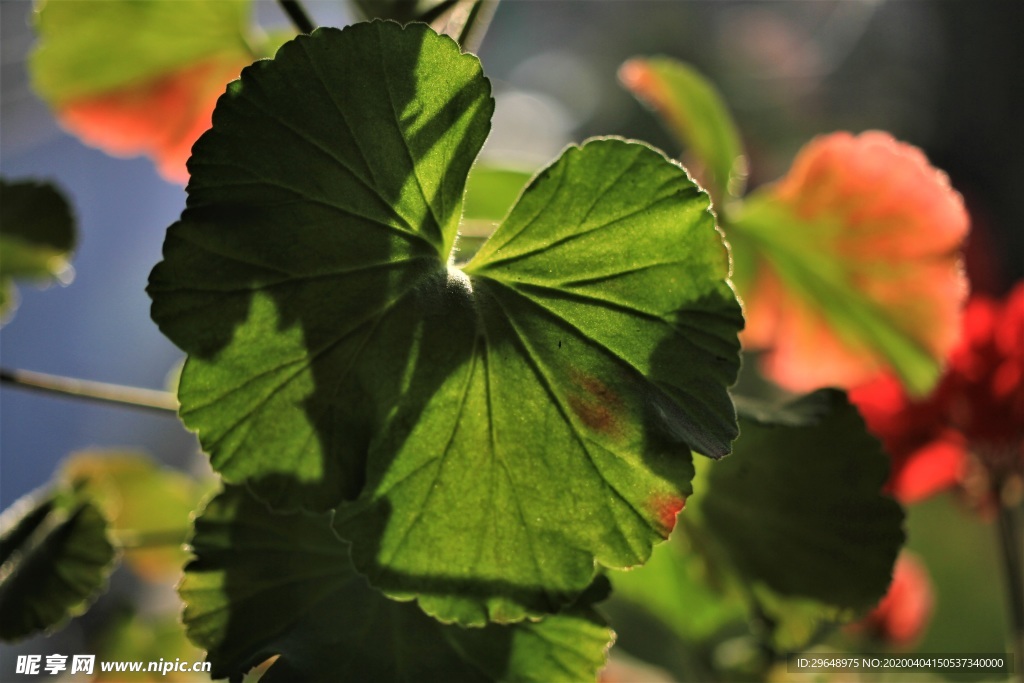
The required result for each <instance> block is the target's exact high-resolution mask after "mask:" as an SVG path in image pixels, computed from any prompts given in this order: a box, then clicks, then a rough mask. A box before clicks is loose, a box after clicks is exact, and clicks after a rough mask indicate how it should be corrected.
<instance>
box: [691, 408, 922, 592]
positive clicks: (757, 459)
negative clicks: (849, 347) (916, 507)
mask: <svg viewBox="0 0 1024 683" xmlns="http://www.w3.org/2000/svg"><path fill="white" fill-rule="evenodd" d="M815 413H818V414H820V415H821V417H820V418H819V419H818V420H817V421H815V420H814V419H813V417H811V416H812V415H813V414H815ZM794 414H796V415H802V416H803V420H804V421H805V424H803V425H797V426H792V424H791V422H792V417H793V415H794ZM740 430H741V436H740V438H739V439H738V440H737V441H736V444H735V449H734V452H733V454H732V456H730V457H729V458H727V459H725V460H723V461H721V462H719V463H715V464H714V466H712V467H709V468H707V471H706V477H707V478H706V482H705V483H704V490H703V491H701V495H700V496H697V497H695V498H694V499H693V502H694V503H695V504H694V505H693V510H692V512H693V514H694V515H696V516H697V517H698V518H699V519H700V524H701V525H702V527H703V529H704V530H705V531H706V533H707V534H708V535H711V536H713V538H714V539H715V540H716V541H717V543H718V544H719V545H720V546H721V547H722V548H723V549H724V550H725V552H726V553H727V554H728V556H729V558H730V559H731V561H732V562H733V563H734V565H735V566H736V568H737V570H738V571H739V572H740V573H741V575H742V577H743V579H744V580H745V581H746V582H747V583H755V582H759V583H763V584H764V585H765V586H767V587H768V588H770V589H771V590H773V591H775V592H777V593H779V594H781V595H782V596H796V597H804V598H811V599H814V600H817V601H820V602H822V603H824V604H826V605H831V606H834V607H838V608H855V609H857V608H865V607H869V606H871V605H873V604H874V603H876V602H877V601H878V600H879V599H880V598H881V597H882V595H884V594H885V591H886V589H887V588H888V585H889V581H890V579H891V576H892V567H893V564H894V563H895V561H896V555H897V553H898V551H899V548H900V546H901V545H902V543H903V540H904V534H903V531H902V521H903V511H902V509H901V508H900V506H899V505H898V504H897V503H896V502H895V501H894V500H892V499H891V498H888V497H886V496H883V495H881V493H880V491H881V489H882V485H883V484H884V483H885V480H886V476H887V474H888V459H887V457H886V455H885V453H884V452H883V451H882V448H881V445H880V444H879V443H878V441H877V440H876V439H875V438H874V437H873V436H871V435H870V434H869V433H868V432H867V430H866V428H865V426H864V421H863V420H862V419H861V417H860V415H859V414H858V413H857V410H856V408H854V407H853V406H852V405H851V404H850V403H849V402H848V401H847V400H846V397H845V395H844V394H843V393H842V392H838V391H834V390H822V391H818V392H815V393H813V394H809V395H807V396H804V397H802V398H800V399H798V400H797V401H796V402H795V403H794V405H792V406H790V407H788V408H787V409H786V412H785V414H784V417H783V419H781V420H777V421H776V420H770V419H765V417H764V416H762V417H759V418H756V419H752V418H749V417H743V416H741V419H740ZM688 514H689V512H688Z"/></svg>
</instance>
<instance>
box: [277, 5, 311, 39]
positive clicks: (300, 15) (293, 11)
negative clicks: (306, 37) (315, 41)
mask: <svg viewBox="0 0 1024 683" xmlns="http://www.w3.org/2000/svg"><path fill="white" fill-rule="evenodd" d="M277 2H278V4H280V5H281V9H283V10H284V12H285V14H287V15H288V18H289V19H291V20H292V24H294V25H295V28H296V29H298V31H299V33H312V32H313V29H315V28H316V26H315V25H314V24H313V22H312V21H311V20H310V18H309V15H308V14H306V10H304V9H302V5H300V4H299V0H277Z"/></svg>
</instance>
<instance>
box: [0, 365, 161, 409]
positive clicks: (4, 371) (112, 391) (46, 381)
mask: <svg viewBox="0 0 1024 683" xmlns="http://www.w3.org/2000/svg"><path fill="white" fill-rule="evenodd" d="M0 383H4V384H13V385H15V386H19V387H22V388H25V389H34V390H36V391H45V392H49V393H53V394H62V395H64V396H71V397H74V398H84V399H88V400H92V401H103V402H105V403H115V404H118V405H124V406H131V407H132V408H141V409H143V410H156V411H159V412H161V413H164V414H167V413H170V414H172V415H176V414H177V412H178V400H177V399H176V398H175V396H174V394H172V393H171V392H169V391H156V390H154V389H139V388H136V387H125V386H121V385H119V384H107V383H106V382H92V381H89V380H84V379H75V378H73V377H61V376H59V375H47V374H45V373H42V372H31V371H29V370H11V369H8V368H0Z"/></svg>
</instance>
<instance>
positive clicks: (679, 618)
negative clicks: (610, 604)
mask: <svg viewBox="0 0 1024 683" xmlns="http://www.w3.org/2000/svg"><path fill="white" fill-rule="evenodd" d="M683 514H684V515H685V516H684V518H683V520H682V521H683V522H687V521H688V518H689V514H688V513H683ZM691 532H692V525H690V524H688V523H684V524H680V527H679V529H677V531H676V532H675V534H674V535H673V536H672V539H671V540H670V541H669V542H668V543H663V544H661V545H659V546H658V547H657V548H655V549H654V552H653V553H652V554H651V559H650V560H649V561H648V562H647V564H645V565H644V566H643V567H638V568H636V569H633V570H631V571H628V572H611V573H610V574H609V578H610V579H611V581H612V587H613V588H614V599H615V600H627V601H629V602H631V603H634V604H635V605H638V606H640V607H643V608H644V609H645V610H646V611H647V612H649V613H650V614H651V615H653V616H656V617H657V618H658V619H660V620H661V621H662V622H664V623H665V624H666V625H668V626H669V627H671V628H672V630H673V631H674V632H675V634H676V635H677V637H679V638H680V639H682V640H685V641H688V642H700V641H705V640H709V639H711V638H712V637H714V636H715V634H716V633H718V632H720V631H721V630H723V629H724V628H726V627H727V626H729V625H730V624H735V623H737V622H743V621H745V620H746V619H747V618H748V615H747V605H746V602H745V600H744V597H743V595H742V594H740V593H739V591H738V590H737V586H736V584H735V580H734V577H733V576H732V575H731V567H729V566H728V565H723V564H722V563H720V562H715V559H716V558H715V556H714V554H713V553H710V552H707V549H706V548H705V547H702V546H701V544H700V542H699V539H700V537H699V535H698V534H695V533H691Z"/></svg>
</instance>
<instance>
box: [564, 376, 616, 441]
mask: <svg viewBox="0 0 1024 683" xmlns="http://www.w3.org/2000/svg"><path fill="white" fill-rule="evenodd" d="M572 381H573V384H575V385H576V388H577V390H578V391H577V392H574V393H572V394H570V395H569V407H570V408H572V412H574V413H575V414H576V417H578V418H579V419H580V420H581V421H582V422H583V424H585V425H586V426H587V427H588V428H590V429H592V430H594V431H595V432H598V433H600V434H604V435H607V436H618V435H619V434H620V433H621V431H622V421H623V415H622V413H623V407H624V402H623V400H622V397H621V396H620V395H619V394H618V393H616V392H615V391H614V390H613V389H612V388H611V387H609V386H608V385H607V384H605V383H604V382H602V381H601V380H599V379H597V378H596V377H593V376H591V375H585V374H583V373H581V372H574V373H573V375H572Z"/></svg>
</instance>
